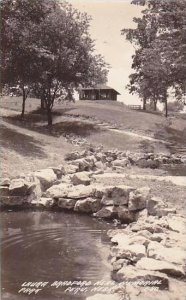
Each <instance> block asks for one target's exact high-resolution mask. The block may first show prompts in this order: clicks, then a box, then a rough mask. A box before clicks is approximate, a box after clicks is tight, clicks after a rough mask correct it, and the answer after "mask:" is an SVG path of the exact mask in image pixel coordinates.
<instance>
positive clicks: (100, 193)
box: [94, 184, 113, 199]
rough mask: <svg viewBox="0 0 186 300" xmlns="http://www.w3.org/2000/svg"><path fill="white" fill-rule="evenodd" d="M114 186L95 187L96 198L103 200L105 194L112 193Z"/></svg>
mask: <svg viewBox="0 0 186 300" xmlns="http://www.w3.org/2000/svg"><path fill="white" fill-rule="evenodd" d="M112 188H113V186H103V185H99V184H98V185H95V186H94V197H95V198H98V199H102V198H103V196H104V195H105V194H108V193H110V192H111V190H112Z"/></svg>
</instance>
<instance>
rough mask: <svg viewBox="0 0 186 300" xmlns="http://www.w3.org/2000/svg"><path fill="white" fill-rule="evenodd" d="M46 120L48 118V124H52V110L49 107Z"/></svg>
mask: <svg viewBox="0 0 186 300" xmlns="http://www.w3.org/2000/svg"><path fill="white" fill-rule="evenodd" d="M47 120H48V126H52V110H51V108H47Z"/></svg>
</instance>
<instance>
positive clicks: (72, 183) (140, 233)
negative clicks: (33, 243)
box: [0, 148, 186, 300]
mask: <svg viewBox="0 0 186 300" xmlns="http://www.w3.org/2000/svg"><path fill="white" fill-rule="evenodd" d="M185 163H186V157H185V156H176V155H164V154H156V155H155V154H153V153H146V154H140V153H130V152H122V151H118V150H110V151H103V149H101V148H97V149H91V148H90V149H89V150H85V151H82V152H73V153H69V154H68V155H67V156H66V163H65V164H63V165H61V166H58V167H50V168H47V169H43V170H38V171H36V172H33V173H30V174H27V175H24V174H23V175H20V176H19V178H14V179H9V178H5V179H3V180H2V181H1V183H0V195H1V199H0V205H1V207H8V208H10V207H15V206H21V207H29V208H31V207H37V208H47V209H52V208H58V209H59V210H60V209H62V210H68V211H74V212H77V213H86V214H90V215H92V216H94V217H96V218H104V219H112V220H113V219H114V220H115V222H116V223H117V224H125V225H123V226H125V228H120V229H116V230H112V231H109V232H108V235H109V237H110V238H111V243H112V246H111V255H110V256H111V257H110V261H111V264H112V266H113V271H112V278H113V279H114V280H115V281H116V282H118V283H123V282H124V283H125V282H129V283H132V284H128V285H125V287H123V286H122V288H121V285H118V287H116V288H115V290H114V291H113V293H112V295H106V296H105V297H106V298H105V299H112V300H113V299H116V300H117V299H142V298H143V299H172V300H176V299H179V300H180V299H185V298H183V295H182V290H183V285H184V280H185V277H186V268H185V259H186V243H185V233H186V220H185V218H184V217H183V216H181V215H178V214H176V209H175V207H171V206H170V205H168V204H167V203H165V202H164V201H163V200H162V199H161V198H159V197H155V196H152V195H150V189H149V187H148V186H142V187H140V188H134V187H132V186H128V185H123V184H119V185H117V184H114V185H108V186H107V185H102V184H99V183H96V182H95V176H97V175H99V174H103V173H113V172H119V173H124V172H125V170H126V168H128V167H131V166H134V165H135V166H139V167H141V168H152V169H154V168H158V167H160V166H161V165H163V164H185ZM185 185H186V183H185ZM126 224H128V226H127V225H126ZM121 227H122V226H121ZM136 282H145V283H144V284H145V287H144V285H143V284H136ZM152 282H153V283H154V284H152ZM157 282H158V283H157ZM175 284H177V285H178V286H180V289H179V293H178V291H177V289H176V290H175V289H174V286H175ZM157 289H158V291H157ZM103 297H104V296H103V295H95V296H92V297H89V298H88V299H89V300H99V299H104V298H103ZM109 297H110V298H109ZM113 297H115V298H113ZM124 297H125V298H124ZM126 297H128V298H126ZM145 297H146V298H145Z"/></svg>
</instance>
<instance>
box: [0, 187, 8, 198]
mask: <svg viewBox="0 0 186 300" xmlns="http://www.w3.org/2000/svg"><path fill="white" fill-rule="evenodd" d="M9 195H10V193H9V187H8V186H0V197H1V198H2V197H5V196H9Z"/></svg>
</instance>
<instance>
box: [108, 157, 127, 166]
mask: <svg viewBox="0 0 186 300" xmlns="http://www.w3.org/2000/svg"><path fill="white" fill-rule="evenodd" d="M128 165H130V162H129V160H128V159H127V158H122V159H116V160H114V161H113V162H112V166H113V167H122V168H123V167H126V166H128Z"/></svg>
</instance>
